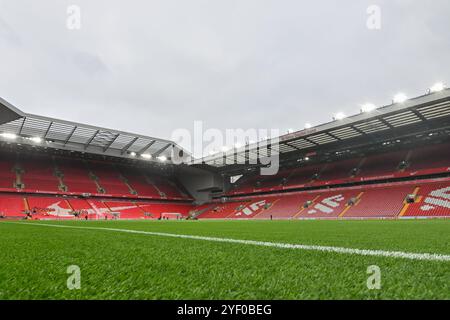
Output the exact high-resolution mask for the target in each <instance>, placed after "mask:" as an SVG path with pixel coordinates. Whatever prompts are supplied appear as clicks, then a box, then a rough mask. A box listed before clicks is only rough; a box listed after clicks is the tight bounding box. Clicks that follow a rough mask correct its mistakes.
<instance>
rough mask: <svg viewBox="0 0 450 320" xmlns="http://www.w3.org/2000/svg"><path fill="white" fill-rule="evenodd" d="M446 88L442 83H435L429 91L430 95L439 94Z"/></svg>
mask: <svg viewBox="0 0 450 320" xmlns="http://www.w3.org/2000/svg"><path fill="white" fill-rule="evenodd" d="M445 88H446V86H445V84H444V83H443V82H438V83H435V84H434V85H433V86H432V87H431V88H430V89H429V91H430V93H434V92H439V91H442V90H444V89H445Z"/></svg>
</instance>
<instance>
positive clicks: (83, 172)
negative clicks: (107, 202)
mask: <svg viewBox="0 0 450 320" xmlns="http://www.w3.org/2000/svg"><path fill="white" fill-rule="evenodd" d="M58 169H59V170H60V171H61V173H62V174H63V175H64V178H63V181H64V185H65V186H66V187H67V191H68V192H72V193H91V194H96V193H99V191H98V189H97V185H96V184H95V182H94V180H93V179H92V178H91V177H90V176H89V170H88V169H87V168H86V166H85V165H84V164H83V163H82V162H80V161H73V160H66V159H64V160H61V161H59V162H58Z"/></svg>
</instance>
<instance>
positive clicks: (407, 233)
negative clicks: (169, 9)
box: [0, 220, 450, 300]
mask: <svg viewBox="0 0 450 320" xmlns="http://www.w3.org/2000/svg"><path fill="white" fill-rule="evenodd" d="M40 223H47V224H55V225H61V224H64V225H69V226H80V227H98V228H120V229H127V230H143V231H151V232H162V233H172V234H183V235H199V236H209V237H219V238H232V239H244V240H257V241H268V242H277V243H289V244H305V245H320V246H336V247H345V248H357V249H375V250H385V251H402V252H408V253H433V254H442V255H449V254H450V221H449V220H407V221H67V222H58V221H47V222H18V223H8V222H4V221H3V222H0V299H2V300H4V299H449V298H450V262H449V261H421V260H410V259H404V258H392V257H380V256H362V255H352V254H344V253H333V252H321V251H309V250H301V249H284V248H273V247H263V246H255V245H249V244H242V243H223V242H212V241H206V240H196V239H181V238H172V237H166V236H163V235H149V234H133V233H125V232H115V231H111V230H92V229H82V228H56V227H45V226H37V224H40ZM70 265H76V266H79V267H80V270H81V288H80V289H75V290H69V289H68V288H67V284H66V283H67V279H68V277H69V276H70V275H71V274H68V273H67V268H68V266H70ZM371 265H376V266H378V267H379V268H380V272H381V278H380V279H381V288H380V289H374V290H369V289H368V288H367V284H366V283H367V279H368V277H369V276H370V274H368V273H367V268H368V266H371Z"/></svg>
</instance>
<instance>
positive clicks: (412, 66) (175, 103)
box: [0, 0, 450, 138]
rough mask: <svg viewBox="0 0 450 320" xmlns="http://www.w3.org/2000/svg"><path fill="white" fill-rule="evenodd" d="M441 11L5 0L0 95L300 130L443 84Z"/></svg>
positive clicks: (0, 22) (449, 23) (99, 118)
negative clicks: (77, 16) (75, 25)
mask: <svg viewBox="0 0 450 320" xmlns="http://www.w3.org/2000/svg"><path fill="white" fill-rule="evenodd" d="M70 5H77V6H78V7H79V8H80V10H81V29H79V30H77V29H76V30H71V29H69V28H68V27H67V20H68V18H69V15H68V13H67V8H68V6H70ZM370 5H378V6H379V8H380V9H381V29H379V30H371V29H369V28H368V27H367V20H368V19H369V15H368V14H367V8H368V7H369V6H370ZM449 12H450V1H448V0H433V1H421V0H371V1H365V0H344V1H335V0H316V1H299V0H292V1H291V0H282V1H279V0H278V1H277V0H189V1H186V0H158V1H154V0H153V1H152V0H150V1H149V0H145V1H144V0H142V1H138V0H128V1H119V0H107V1H106V0H105V1H100V0H95V1H93V0H71V1H65V0H58V1H55V0H40V1H36V0H0V73H1V77H0V96H1V97H3V98H4V99H6V100H8V101H10V102H11V103H13V104H14V105H16V106H17V107H18V108H20V109H22V110H23V111H25V112H29V113H37V114H41V115H46V116H51V117H56V118H62V119H66V120H72V121H77V122H83V123H89V124H93V125H99V126H103V127H109V128H117V129H121V130H126V131H131V132H135V133H140V134H145V135H151V136H157V137H161V138H170V137H171V134H172V132H173V130H175V129H177V128H186V129H192V127H193V122H194V121H195V120H202V121H204V125H205V127H209V128H218V129H221V130H223V129H226V128H243V129H248V128H277V129H279V130H280V131H281V132H285V131H286V130H288V129H289V128H292V129H302V128H303V127H304V124H305V123H306V122H309V123H312V124H320V123H322V122H327V121H329V120H330V119H331V116H332V114H333V113H335V112H338V111H343V112H345V113H346V114H353V113H356V112H358V111H359V106H360V105H361V104H363V103H365V102H373V103H375V104H377V105H383V104H387V103H389V102H390V100H391V98H392V96H393V95H394V94H395V93H397V92H398V91H401V92H404V93H406V94H408V95H409V96H416V95H420V94H422V93H424V91H425V90H426V88H427V87H428V86H430V85H432V84H433V83H434V82H436V81H447V83H448V82H450V64H449V56H450V41H449V39H450V20H449V19H448V13H449Z"/></svg>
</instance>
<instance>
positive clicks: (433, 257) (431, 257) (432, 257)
mask: <svg viewBox="0 0 450 320" xmlns="http://www.w3.org/2000/svg"><path fill="white" fill-rule="evenodd" d="M2 223H11V224H20V225H26V226H43V227H54V228H71V229H84V230H104V231H115V232H124V233H134V234H145V235H152V236H160V237H171V238H182V239H193V240H204V241H212V242H225V243H237V244H248V245H254V246H261V247H272V248H280V249H299V250H309V251H321V252H333V253H341V254H350V255H360V256H376V257H387V258H402V259H409V260H425V261H450V255H445V254H435V253H413V252H403V251H385V250H366V249H353V248H344V247H332V246H317V245H304V244H289V243H280V242H266V241H255V240H240V239H230V238H216V237H203V236H194V235H186V234H174V233H165V232H152V231H140V230H130V229H118V228H100V227H80V226H68V225H56V224H47V223H22V222H2Z"/></svg>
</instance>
